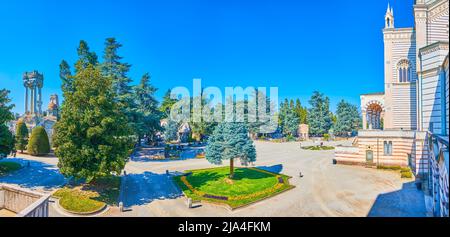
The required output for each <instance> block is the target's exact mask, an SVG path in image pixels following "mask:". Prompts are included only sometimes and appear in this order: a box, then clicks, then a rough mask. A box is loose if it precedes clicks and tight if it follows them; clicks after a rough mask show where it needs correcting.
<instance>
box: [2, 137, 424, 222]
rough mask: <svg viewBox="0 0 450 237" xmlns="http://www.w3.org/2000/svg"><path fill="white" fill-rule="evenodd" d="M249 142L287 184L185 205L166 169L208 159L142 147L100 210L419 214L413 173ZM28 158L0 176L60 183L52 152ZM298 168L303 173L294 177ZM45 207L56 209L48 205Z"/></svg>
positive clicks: (29, 183)
mask: <svg viewBox="0 0 450 237" xmlns="http://www.w3.org/2000/svg"><path fill="white" fill-rule="evenodd" d="M333 144H334V143H333ZM303 145H305V146H306V145H311V144H310V143H304V144H303ZM256 148H257V153H258V158H257V162H256V164H255V165H256V167H259V168H263V169H267V170H270V171H272V172H281V173H283V174H286V175H290V176H292V177H293V178H292V179H291V180H290V182H291V184H293V185H295V186H296V188H295V189H293V190H290V191H288V192H285V193H283V194H280V195H278V196H275V197H273V198H270V199H268V200H265V201H263V202H260V203H257V204H254V205H252V206H249V207H246V208H244V209H239V210H236V211H233V212H230V211H228V210H226V209H225V208H223V207H218V206H212V205H203V206H196V207H195V208H193V209H188V208H187V207H186V203H185V202H186V201H185V198H184V197H183V196H182V193H181V192H180V190H179V189H178V188H177V187H176V186H175V185H174V183H173V182H172V181H171V180H170V178H169V177H168V176H167V175H166V170H169V172H170V173H171V174H177V173H179V172H183V171H185V170H189V169H200V168H209V167H214V166H213V165H211V164H209V163H208V161H206V160H204V159H187V160H180V161H160V162H157V161H151V160H149V159H143V157H145V156H146V152H145V151H144V152H140V153H138V156H137V157H133V158H132V159H131V161H130V162H129V163H128V164H127V166H126V172H127V174H128V175H127V178H126V179H125V183H124V189H123V194H124V204H125V207H126V212H123V213H120V212H119V211H118V208H116V207H114V208H111V209H110V210H109V211H107V212H106V213H103V214H102V216H149V217H155V216H163V217H177V216H181V217H184V216H225V217H227V216H263V217H266V216H267V217H269V216H275V217H276V216H286V217H295V216H300V217H324V216H331V217H339V216H345V217H347V216H361V217H364V216H392V217H395V216H426V208H425V201H424V195H423V193H422V192H420V191H418V190H417V189H416V188H415V185H414V181H413V180H402V179H400V174H399V173H397V172H390V171H381V170H375V169H368V168H364V167H356V166H341V165H333V164H332V159H333V153H334V152H333V151H306V150H302V149H300V147H299V143H281V144H279V143H268V142H256ZM148 152H150V153H151V152H152V151H151V150H149V151H148ZM28 160H31V161H32V162H31V167H29V168H25V169H23V170H21V171H19V172H18V173H14V174H11V175H9V176H7V177H2V178H0V183H1V182H5V183H10V184H22V186H25V187H29V188H34V189H37V190H43V191H46V192H51V191H52V190H55V189H57V188H58V187H59V186H60V185H63V184H64V183H65V179H64V178H63V177H62V176H61V175H60V174H59V173H58V172H57V170H56V163H57V159H55V158H33V157H28V156H24V158H22V159H20V161H21V162H25V163H24V164H27V163H26V162H27V161H28ZM224 165H228V164H227V163H225V164H224ZM30 172H31V173H30ZM299 172H302V173H303V175H304V177H303V178H299V177H298V176H299ZM50 215H51V216H63V214H61V213H60V212H58V211H56V210H54V209H53V208H52V209H51V210H50Z"/></svg>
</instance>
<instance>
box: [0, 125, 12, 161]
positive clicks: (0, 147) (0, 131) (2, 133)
mask: <svg viewBox="0 0 450 237" xmlns="http://www.w3.org/2000/svg"><path fill="white" fill-rule="evenodd" d="M13 147H14V137H13V136H12V134H11V132H10V131H9V130H8V127H6V126H5V125H3V124H0V159H2V158H3V155H4V156H7V155H8V154H9V153H10V152H11V150H12V148H13Z"/></svg>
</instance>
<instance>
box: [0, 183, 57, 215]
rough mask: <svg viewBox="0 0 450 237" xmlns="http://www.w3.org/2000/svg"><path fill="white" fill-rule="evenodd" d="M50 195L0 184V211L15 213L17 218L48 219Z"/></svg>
mask: <svg viewBox="0 0 450 237" xmlns="http://www.w3.org/2000/svg"><path fill="white" fill-rule="evenodd" d="M49 198H50V195H46V194H41V193H37V192H33V191H30V190H26V189H22V188H17V187H13V186H10V185H4V184H0V209H1V208H4V209H6V210H9V211H12V212H13V213H17V216H18V217H48V214H49V213H48V201H49Z"/></svg>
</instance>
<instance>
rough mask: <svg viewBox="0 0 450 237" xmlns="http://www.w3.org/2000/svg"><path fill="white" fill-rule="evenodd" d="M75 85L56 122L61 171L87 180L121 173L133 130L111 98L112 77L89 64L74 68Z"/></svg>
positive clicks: (57, 154) (57, 151)
mask: <svg viewBox="0 0 450 237" xmlns="http://www.w3.org/2000/svg"><path fill="white" fill-rule="evenodd" d="M74 86H75V88H76V90H75V92H74V93H73V94H69V95H68V96H67V97H66V98H65V102H64V103H65V106H64V107H63V108H62V111H61V119H60V120H59V121H58V122H57V124H56V125H55V126H56V131H57V132H56V134H55V137H54V146H55V148H56V150H55V154H56V156H57V157H58V158H59V163H58V167H59V168H60V171H61V173H62V174H63V175H65V176H68V177H70V176H73V177H75V178H86V181H87V182H91V181H93V180H95V179H96V178H98V177H102V176H109V175H112V174H114V173H115V174H120V173H121V171H122V170H123V168H124V167H125V163H126V160H127V159H128V156H129V155H130V153H131V151H132V148H133V142H132V138H131V136H130V135H131V134H132V131H131V128H130V127H129V126H128V124H127V118H126V116H125V115H124V114H123V112H122V111H121V109H120V107H119V106H118V105H117V103H115V102H114V93H113V89H112V81H111V79H110V78H108V77H105V76H103V75H102V73H101V71H100V69H98V67H95V66H94V65H91V64H90V65H88V66H87V67H86V68H85V69H82V70H77V72H76V74H75V76H74Z"/></svg>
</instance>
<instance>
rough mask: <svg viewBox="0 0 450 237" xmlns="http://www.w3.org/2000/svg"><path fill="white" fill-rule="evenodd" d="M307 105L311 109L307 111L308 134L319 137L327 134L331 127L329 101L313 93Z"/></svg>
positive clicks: (317, 93) (319, 94)
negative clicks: (309, 105)
mask: <svg viewBox="0 0 450 237" xmlns="http://www.w3.org/2000/svg"><path fill="white" fill-rule="evenodd" d="M309 103H310V104H311V108H310V109H309V111H308V122H309V127H310V133H311V134H313V135H319V136H322V135H323V134H326V133H328V131H329V130H330V128H331V127H332V125H333V121H332V114H331V112H330V99H329V98H328V97H326V96H324V95H323V94H322V93H320V92H318V91H315V92H314V93H313V95H312V97H311V99H310V100H309Z"/></svg>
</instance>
